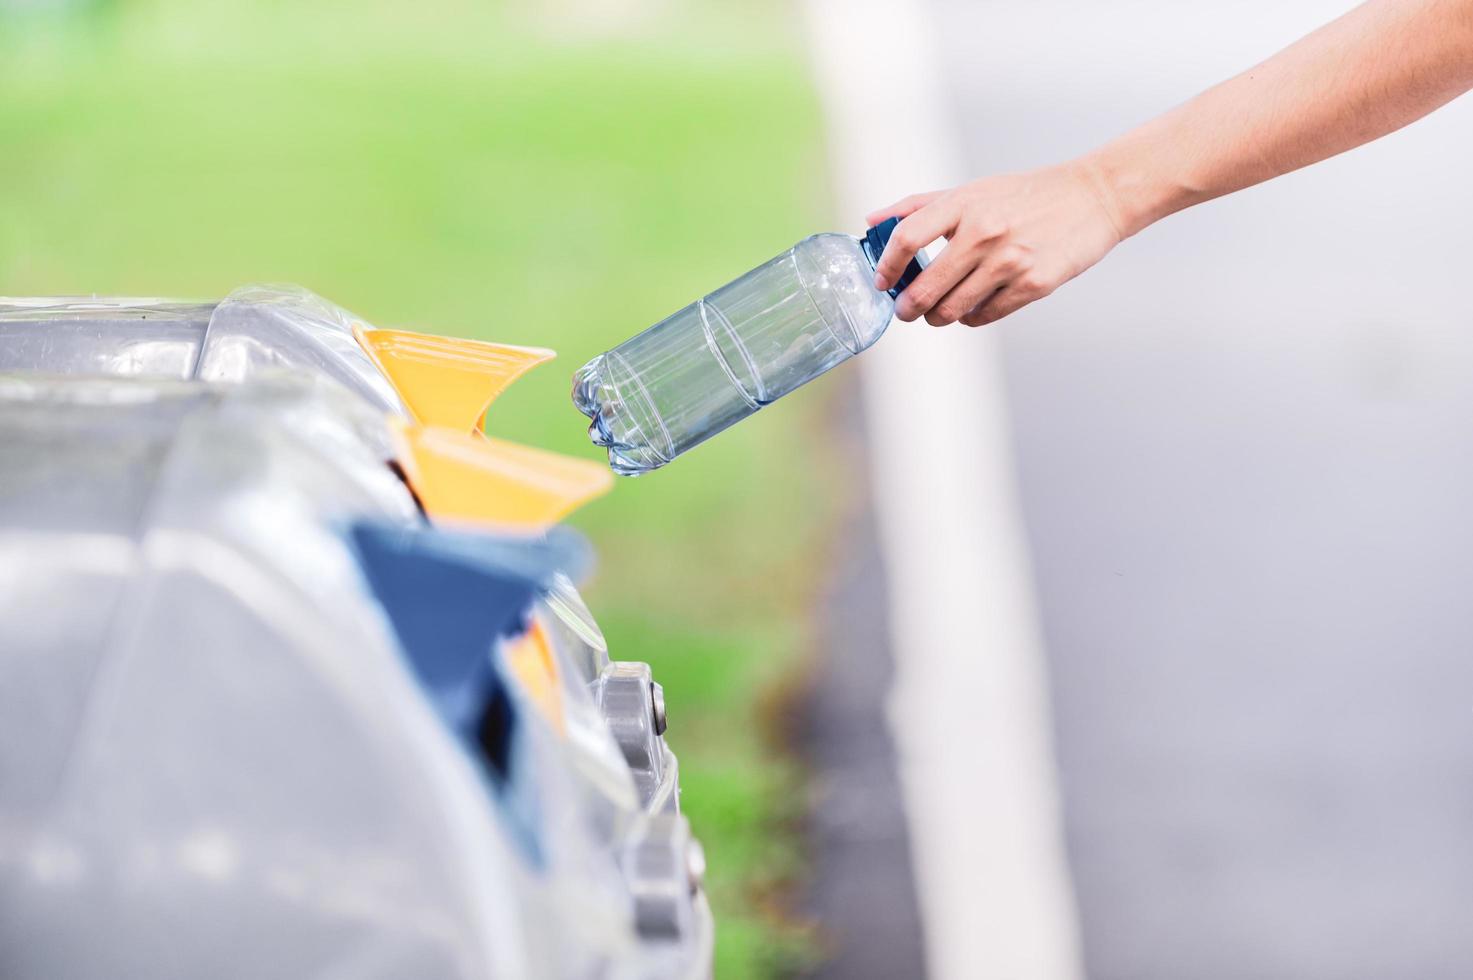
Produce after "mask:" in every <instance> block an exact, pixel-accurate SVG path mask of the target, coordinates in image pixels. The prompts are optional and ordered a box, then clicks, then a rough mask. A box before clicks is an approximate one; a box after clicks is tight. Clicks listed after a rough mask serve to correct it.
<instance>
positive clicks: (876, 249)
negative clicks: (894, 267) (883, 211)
mask: <svg viewBox="0 0 1473 980" xmlns="http://www.w3.org/2000/svg"><path fill="white" fill-rule="evenodd" d="M899 224H900V219H899V218H886V219H885V220H884V221H881V222H880V223H879V224H877V225H875V226H874V227H873V228H870V229H869V230H868V231H866V232H865V233H864V237H862V238H860V239H859V248H860V250H861V251H863V252H864V257H865V258H866V259H868V260H869V264H870V266H871V267H873V268H878V267H879V264H880V256H881V255H884V254H885V245H886V243H887V242H889V241H890V236H891V235H892V234H893V233H894V231H895V229H896V227H898V226H899ZM925 269H926V265H925V259H924V257H923V256H922V255H921V254H920V253H916V257H915V258H913V259H911V260H910V261H909V262H908V263H906V266H905V269H904V270H903V271H902V272H901V273H900V278H899V279H897V280H896V281H895V285H893V286H891V287H890V288H889V289H887V290H885V292H887V293H889V294H890V298H891V299H899V298H900V294H901V293H903V292H904V291H905V287H906V286H909V285H910V284H911V283H912V282H915V279H916V277H917V276H919V275H920V274H921V273H922V272H924V271H925Z"/></svg>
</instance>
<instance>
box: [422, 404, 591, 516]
mask: <svg viewBox="0 0 1473 980" xmlns="http://www.w3.org/2000/svg"><path fill="white" fill-rule="evenodd" d="M398 433H399V437H400V440H401V443H402V447H401V451H400V453H399V461H400V463H401V464H402V465H403V467H404V472H405V475H406V476H407V477H408V478H409V483H410V485H411V486H412V487H413V488H414V492H415V494H416V495H418V497H419V500H420V503H422V504H423V505H424V508H425V510H426V511H427V512H428V513H429V515H430V517H432V518H435V519H436V520H445V521H464V522H469V523H476V524H491V525H496V526H501V527H506V526H512V527H519V528H544V527H547V526H548V525H550V524H555V523H557V522H558V521H559V520H561V519H562V518H563V517H565V516H566V515H568V514H570V513H572V512H573V511H574V510H576V509H577V508H578V507H579V506H581V505H582V504H584V503H586V502H587V501H589V500H592V499H593V498H594V497H597V496H600V495H602V494H604V493H607V492H608V491H609V488H610V487H611V486H612V485H613V482H614V476H613V474H612V473H610V472H609V470H608V468H607V467H605V466H603V465H601V464H599V463H594V462H591V461H589V460H586V459H575V458H573V457H572V456H562V455H559V454H557V453H550V452H547V451H546V450H542V449H533V448H531V447H529V446H519V445H517V444H516V443H514V442H507V441H505V440H503V439H492V438H488V437H487V436H484V435H482V434H481V433H479V432H458V431H456V430H454V429H444V428H436V427H430V426H427V427H423V428H420V427H414V426H400V427H399V428H398Z"/></svg>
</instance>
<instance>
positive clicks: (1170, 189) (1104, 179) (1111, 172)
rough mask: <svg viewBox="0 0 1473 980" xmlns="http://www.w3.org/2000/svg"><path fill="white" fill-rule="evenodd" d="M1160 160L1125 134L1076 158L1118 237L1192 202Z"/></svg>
mask: <svg viewBox="0 0 1473 980" xmlns="http://www.w3.org/2000/svg"><path fill="white" fill-rule="evenodd" d="M1162 164H1163V161H1162V160H1161V158H1160V155H1159V154H1156V153H1153V152H1152V151H1150V149H1149V148H1147V147H1144V146H1138V145H1135V141H1134V140H1132V139H1131V137H1130V135H1129V134H1128V135H1127V136H1125V137H1122V138H1121V139H1118V140H1116V141H1114V142H1112V143H1107V144H1105V145H1104V146H1102V147H1100V148H1099V149H1097V150H1094V151H1093V152H1091V153H1088V154H1086V155H1085V156H1083V157H1081V158H1080V159H1079V160H1078V166H1079V169H1080V171H1081V172H1082V173H1083V174H1084V175H1085V178H1086V179H1087V180H1088V181H1089V182H1090V185H1091V187H1092V188H1093V189H1094V192H1095V195H1096V196H1097V197H1098V198H1099V200H1100V204H1101V206H1102V207H1103V208H1104V209H1105V211H1106V212H1107V213H1108V214H1109V215H1110V219H1111V220H1112V221H1114V222H1115V230H1116V232H1117V233H1118V234H1119V235H1120V238H1121V239H1122V240H1124V239H1126V238H1129V237H1130V236H1132V235H1134V234H1136V233H1137V232H1140V231H1143V230H1145V229H1146V228H1148V227H1150V226H1151V225H1153V224H1155V223H1156V222H1157V221H1160V220H1161V219H1162V218H1164V217H1166V216H1167V215H1169V214H1174V213H1175V212H1177V211H1180V210H1181V209H1182V208H1185V207H1188V206H1189V205H1191V204H1193V203H1195V202H1194V201H1193V200H1192V199H1191V195H1190V193H1189V192H1188V190H1187V188H1185V187H1184V186H1183V185H1181V184H1180V183H1179V182H1177V181H1174V180H1172V179H1170V178H1169V177H1167V176H1165V175H1164V174H1165V171H1164V169H1163V166H1162Z"/></svg>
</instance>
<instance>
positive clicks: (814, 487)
mask: <svg viewBox="0 0 1473 980" xmlns="http://www.w3.org/2000/svg"><path fill="white" fill-rule="evenodd" d="M800 45H801V38H800V37H799V34H798V25H797V24H796V23H795V14H794V12H793V11H792V10H790V9H789V8H788V7H786V6H784V5H780V4H776V3H744V4H742V5H739V6H737V5H730V6H729V5H723V4H718V3H714V2H711V3H705V4H700V3H685V4H675V3H670V4H664V3H650V2H638V0H635V2H629V0H625V2H622V3H614V4H610V3H593V2H572V0H564V2H553V3H547V4H538V3H525V4H488V3H470V2H461V0H423V2H419V3H402V2H353V3H346V2H331V0H290V2H255V3H250V4H226V3H218V2H211V0H116V2H111V3H91V4H86V3H83V4H53V3H46V2H42V0H25V2H18V0H10V2H9V3H8V4H7V3H5V2H3V0H0V216H3V217H0V294H10V295H46V294H62V295H70V294H78V293H98V294H125V295H160V296H180V297H198V298H212V297H218V296H221V295H223V294H225V293H226V292H228V291H229V290H230V289H232V288H233V287H235V286H237V285H240V284H244V283H248V282H255V281H285V282H297V283H301V284H303V285H305V286H307V287H309V288H310V289H312V290H314V291H316V292H318V293H320V294H322V295H323V296H326V297H328V298H329V299H332V300H334V301H335V302H337V303H340V304H342V305H344V306H347V307H348V308H350V309H352V310H354V311H355V312H357V313H358V314H360V315H362V316H363V317H365V318H367V319H368V320H370V321H372V322H374V323H375V324H377V325H379V326H401V327H406V328H409V329H418V330H425V331H429V332H436V333H446V334H456V335H461V336H474V337H481V338H487V339H495V340H500V341H506V342H510V343H522V344H537V345H545V346H548V347H552V348H555V349H557V350H558V351H559V352H560V353H561V358H560V360H559V361H558V362H555V363H554V364H553V365H551V366H548V367H543V368H541V369H539V370H538V371H537V372H534V373H533V375H531V376H529V377H528V378H527V379H526V380H524V381H523V382H521V383H520V384H519V385H518V386H517V387H516V388H515V389H513V391H512V392H511V393H509V394H508V395H507V396H506V397H505V398H504V399H503V400H502V401H500V402H498V403H497V405H496V407H495V408H494V409H493V411H492V414H491V419H490V430H491V431H492V432H494V433H496V434H499V435H505V436H508V437H511V438H515V439H519V440H522V441H526V442H529V443H533V444H536V445H539V446H544V447H548V448H554V449H558V450H562V451H565V452H570V453H574V454H578V455H581V456H584V457H588V458H597V457H598V455H599V454H598V453H597V452H596V450H594V448H593V447H591V446H589V445H588V443H587V439H586V436H585V434H584V424H583V421H582V420H581V418H580V417H579V416H578V415H577V414H576V413H575V412H574V410H573V409H572V408H571V406H570V404H569V402H568V397H567V388H568V376H569V375H570V373H571V372H572V370H573V369H574V368H575V367H577V365H578V364H580V363H581V362H582V361H583V360H585V359H587V358H588V357H590V356H592V355H593V354H596V353H598V352H599V351H601V350H603V349H605V348H607V347H610V346H612V345H614V344H616V343H617V342H619V341H621V340H623V339H624V338H625V337H627V336H629V335H631V334H633V333H634V332H636V331H638V330H640V329H642V328H644V327H645V326H647V325H649V324H650V323H652V322H654V321H655V320H658V319H660V318H661V317H663V316H664V315H666V314H668V313H670V312H672V311H673V310H675V309H676V308H678V307H680V306H682V305H684V304H685V303H687V302H689V301H690V300H691V299H693V298H694V297H696V296H697V295H700V294H701V293H703V292H706V291H708V290H709V289H711V288H714V287H715V286H717V285H719V284H721V283H723V282H725V281H726V280H728V279H730V278H732V277H733V276H735V275H737V274H738V273H741V272H743V271H745V270H746V269H748V268H750V267H751V266H753V265H755V264H757V263H758V262H760V261H762V260H764V259H766V258H768V257H769V256H771V255H773V254H775V253H777V252H778V251H780V250H781V249H783V248H785V247H787V246H788V245H789V244H791V243H792V242H793V241H795V240H797V239H798V238H800V237H802V236H803V235H805V234H808V233H809V232H811V231H815V230H818V229H819V228H821V227H823V226H824V225H826V224H827V223H828V222H827V221H825V220H822V219H823V218H824V211H825V207H824V205H825V189H824V185H823V184H822V177H821V175H822V165H821V154H820V146H819V141H818V137H817V133H818V125H817V110H816V107H815V104H814V102H813V98H812V95H811V93H810V90H809V85H808V81H807V78H806V76H805V71H804V63H803V52H802V50H801V46H800ZM826 390H827V389H825V388H824V387H823V386H814V390H811V391H809V390H805V391H804V392H801V393H799V394H798V395H797V396H795V397H794V398H792V399H789V400H788V401H786V402H785V403H784V407H783V409H782V410H781V411H773V412H764V413H761V414H760V415H759V416H757V417H755V418H753V419H752V420H751V421H749V422H748V423H747V424H745V425H743V426H741V427H739V428H738V429H735V430H732V431H731V432H729V433H727V434H725V435H724V436H723V437H722V438H721V439H719V440H717V441H716V442H714V443H711V444H708V445H707V446H705V447H703V448H702V449H700V450H698V451H697V452H695V453H693V454H691V455H690V456H688V457H686V458H684V459H682V460H681V462H680V463H679V465H677V466H674V467H671V468H669V469H668V470H665V471H661V472H659V473H656V474H654V475H652V476H648V477H645V478H642V479H640V480H637V481H621V482H620V483H619V485H618V486H617V487H616V489H615V492H614V493H613V494H612V495H611V496H609V497H607V498H605V499H604V500H601V501H599V502H597V503H595V504H593V505H590V506H589V507H588V508H587V509H586V510H585V511H584V512H583V513H582V514H581V515H579V516H578V517H577V518H576V519H575V523H576V524H577V525H578V526H580V527H581V528H583V529H584V530H585V531H586V532H587V533H588V534H589V535H590V536H591V537H592V538H593V540H594V543H595V544H596V545H597V547H598V550H599V553H600V556H601V568H600V571H599V572H598V573H597V575H596V577H595V579H594V580H593V581H592V583H591V584H590V585H589V587H588V589H587V598H588V600H589V602H590V605H591V606H592V607H593V609H594V612H595V614H596V615H597V617H598V619H599V621H600V622H601V624H602V625H603V627H604V629H605V631H606V633H607V634H608V637H609V641H610V645H611V648H612V650H613V652H614V655H615V656H616V657H618V658H620V659H630V660H648V661H650V663H651V664H652V665H653V666H654V670H655V676H656V677H657V678H659V679H660V680H661V681H662V682H663V683H664V686H665V689H666V694H667V699H668V702H669V705H670V713H671V732H670V737H671V741H672V743H673V745H674V747H675V750H676V751H677V753H678V754H679V755H680V757H681V762H682V765H681V772H682V779H683V782H684V787H685V792H684V796H683V801H684V804H685V809H686V811H687V813H688V814H689V815H690V817H691V820H692V821H693V823H694V825H695V829H696V832H697V834H698V835H700V836H701V837H702V838H703V839H704V840H705V842H706V846H707V852H708V856H709V861H710V874H709V879H708V880H709V883H710V891H711V897H712V901H713V904H714V906H715V912H716V916H717V922H718V943H717V946H718V949H717V975H718V976H721V977H747V976H768V975H774V974H782V973H785V972H789V971H791V970H792V969H794V968H795V967H798V966H800V965H801V964H802V963H803V962H805V961H806V960H807V959H808V958H810V957H811V956H812V955H813V954H812V946H811V944H810V943H809V942H808V940H807V938H806V932H805V931H804V930H803V929H802V928H801V926H800V925H798V924H797V923H795V922H793V921H792V917H791V915H790V913H789V912H788V911H787V909H786V903H785V900H784V897H785V895H787V894H789V893H790V892H791V890H792V888H793V886H794V884H795V883H796V882H797V881H798V880H799V879H800V878H801V872H802V861H801V853H800V849H799V847H798V829H799V820H800V818H801V801H802V793H801V785H800V783H801V779H800V770H799V767H798V766H797V765H796V764H795V763H794V762H793V761H792V760H791V759H790V758H789V757H787V756H786V754H785V753H783V752H782V751H780V747H779V746H778V745H777V744H776V739H775V738H774V737H773V735H772V731H771V729H772V728H773V727H774V726H773V725H772V724H771V721H772V718H773V716H774V715H781V713H782V707H781V705H782V698H783V691H784V688H785V685H787V683H788V682H789V681H790V680H791V679H792V678H793V677H794V676H795V672H796V670H797V669H798V667H799V666H800V664H801V661H802V658H803V656H804V650H805V647H806V641H807V637H806V622H805V616H804V613H805V609H806V607H807V606H808V605H809V604H810V602H811V599H812V596H813V595H814V593H815V591H816V589H817V584H816V583H817V578H818V575H819V573H820V572H821V565H820V563H819V561H818V559H817V558H816V556H817V555H818V554H819V553H820V552H821V550H822V549H821V545H822V542H823V538H824V535H826V534H828V533H829V527H828V525H827V524H826V523H825V521H824V519H823V517H824V515H825V514H826V513H827V512H828V511H829V508H828V507H827V506H826V503H827V502H828V501H829V499H830V498H831V497H832V496H833V495H834V494H835V493H836V492H837V488H838V486H839V481H838V478H837V477H835V476H833V475H832V474H833V473H834V472H835V469H836V467H835V466H832V465H828V464H830V463H832V462H834V461H833V460H829V459H826V458H825V454H826V453H828V452H829V450H828V449H826V442H825V440H824V439H823V438H822V432H821V427H820V426H821V419H822V415H823V401H824V398H825V391H826ZM816 464H817V465H816ZM825 474H829V475H827V476H826V475H825ZM824 480H828V481H831V482H830V483H828V484H825V483H823V482H822V481H824Z"/></svg>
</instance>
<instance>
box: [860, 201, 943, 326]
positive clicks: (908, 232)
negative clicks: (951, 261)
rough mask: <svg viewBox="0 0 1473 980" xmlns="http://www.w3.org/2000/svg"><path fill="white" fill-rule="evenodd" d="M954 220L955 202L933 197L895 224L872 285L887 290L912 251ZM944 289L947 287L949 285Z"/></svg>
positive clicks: (939, 234)
mask: <svg viewBox="0 0 1473 980" xmlns="http://www.w3.org/2000/svg"><path fill="white" fill-rule="evenodd" d="M956 222H957V207H956V205H955V204H953V203H950V202H947V201H942V200H937V201H933V202H931V203H930V204H927V205H926V206H925V207H923V208H921V209H920V210H919V211H916V212H914V213H912V214H911V215H910V216H909V217H907V218H906V219H905V220H903V221H901V222H900V224H898V225H896V226H895V231H894V232H893V233H892V234H891V235H890V241H889V242H887V243H886V244H885V254H884V255H881V256H880V261H878V262H876V263H875V288H876V289H889V288H890V287H891V286H893V285H895V283H896V280H898V279H899V278H900V274H901V273H902V272H904V271H905V267H906V265H908V264H909V263H910V260H911V259H913V258H915V256H916V253H917V252H919V251H920V250H921V249H923V248H925V247H926V246H927V245H929V244H931V243H932V242H934V241H935V240H936V239H938V238H940V237H942V236H943V235H946V234H949V233H950V232H951V231H952V229H954V228H955V227H956ZM938 261H939V260H938ZM917 281H919V280H917ZM912 285H914V284H912ZM947 288H950V285H949V284H948V287H947ZM938 298H939V297H938ZM928 308H929V307H928Z"/></svg>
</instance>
